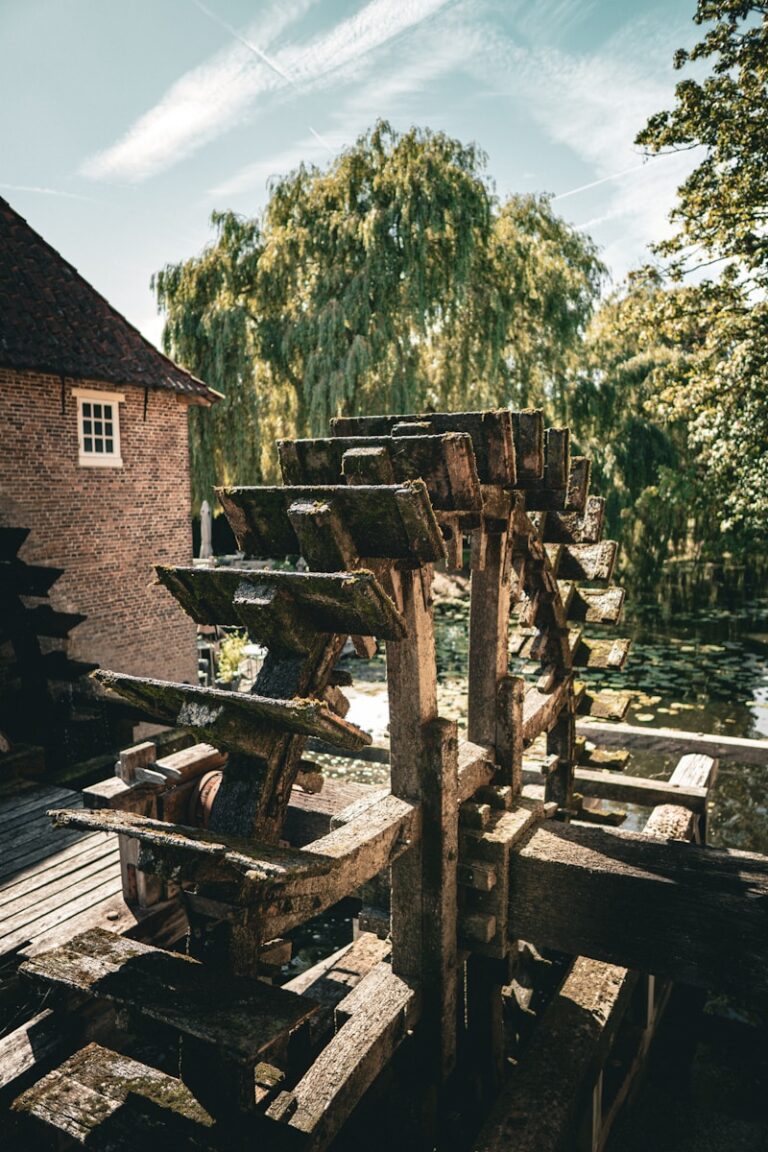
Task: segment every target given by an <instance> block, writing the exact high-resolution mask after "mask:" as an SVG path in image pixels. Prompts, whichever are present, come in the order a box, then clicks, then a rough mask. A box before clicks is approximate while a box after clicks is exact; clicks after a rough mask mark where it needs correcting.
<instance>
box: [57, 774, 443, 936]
mask: <svg viewBox="0 0 768 1152" xmlns="http://www.w3.org/2000/svg"><path fill="white" fill-rule="evenodd" d="M52 815H53V816H54V819H55V822H56V823H57V824H58V825H60V826H61V825H64V826H68V825H74V826H76V827H81V828H87V829H94V828H95V829H100V830H103V831H115V832H120V833H121V834H122V835H125V836H129V837H132V838H135V839H138V840H140V841H141V842H142V849H141V853H140V855H139V865H140V867H147V868H151V870H152V871H153V872H157V873H158V874H159V875H163V876H165V877H167V878H168V879H171V880H174V881H175V882H182V881H183V882H184V883H186V884H193V883H202V882H203V881H207V882H209V883H213V882H218V883H226V884H227V885H228V889H227V890H228V892H230V893H232V892H234V893H235V894H234V895H229V896H228V899H229V900H231V901H233V902H234V901H239V903H240V904H241V905H242V907H243V908H244V909H247V912H244V913H243V916H244V918H245V919H246V920H247V923H248V925H249V928H250V929H251V930H252V931H253V932H254V933H255V934H260V937H261V939H263V940H267V939H272V938H273V937H274V936H276V935H277V936H280V935H283V933H284V932H286V931H287V930H288V929H289V928H292V927H295V926H296V925H297V924H301V923H303V922H304V921H306V920H308V919H310V918H311V917H312V916H315V915H318V914H319V913H320V912H322V911H324V909H326V908H328V907H330V906H331V905H332V904H335V903H336V902H337V901H338V900H340V899H341V898H342V896H345V895H348V894H349V893H350V892H352V891H354V890H355V889H356V888H358V887H359V886H360V885H361V884H363V883H365V881H366V880H370V879H371V878H372V877H373V876H375V875H377V874H378V873H379V872H381V871H382V870H383V869H384V868H386V867H388V866H389V865H390V864H391V863H393V861H395V860H397V859H398V857H399V856H400V855H402V854H403V853H404V852H406V851H408V850H409V848H410V850H411V851H412V850H413V846H414V845H415V844H417V843H418V841H419V838H420V826H421V818H420V811H419V809H418V808H416V807H414V806H413V805H411V804H408V803H407V802H406V801H403V800H399V799H398V798H397V797H395V796H387V797H386V798H385V799H383V800H380V801H378V802H377V803H376V804H374V805H372V806H370V807H368V808H367V809H366V810H365V812H364V813H363V814H362V815H361V816H359V817H358V818H357V819H356V820H352V821H350V822H349V823H347V824H344V825H342V826H341V827H340V828H337V829H335V830H333V831H332V832H330V833H329V834H328V835H327V836H324V837H322V838H321V839H320V840H315V841H313V842H312V843H311V844H308V845H306V847H305V848H304V849H302V850H296V849H289V848H279V847H276V846H275V845H273V844H265V843H259V842H256V841H253V840H247V839H244V838H240V837H234V836H227V837H222V836H217V835H215V834H213V833H210V832H204V831H202V830H200V829H193V828H184V827H179V826H178V825H173V824H166V823H164V822H163V821H160V820H152V819H150V818H149V817H143V816H135V815H134V814H132V813H130V812H113V811H110V810H102V811H97V812H82V813H81V812H67V811H62V812H53V813H52ZM236 912H237V909H236V908H233V913H236Z"/></svg>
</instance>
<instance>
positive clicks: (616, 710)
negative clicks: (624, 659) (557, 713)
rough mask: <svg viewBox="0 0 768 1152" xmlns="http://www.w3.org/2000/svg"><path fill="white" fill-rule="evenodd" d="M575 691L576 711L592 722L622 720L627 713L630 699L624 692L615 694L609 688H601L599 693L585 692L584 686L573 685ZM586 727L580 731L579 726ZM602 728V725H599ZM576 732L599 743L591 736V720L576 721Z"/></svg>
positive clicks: (598, 738)
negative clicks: (589, 718)
mask: <svg viewBox="0 0 768 1152" xmlns="http://www.w3.org/2000/svg"><path fill="white" fill-rule="evenodd" d="M575 688H576V691H577V705H578V707H577V711H578V712H579V714H580V715H582V716H590V717H591V718H592V720H623V719H624V717H625V716H626V714H627V712H628V711H629V706H630V704H631V703H632V697H631V696H630V695H629V694H628V693H626V692H615V691H613V689H610V688H603V689H601V690H600V691H599V692H594V693H593V692H587V691H586V686H585V685H584V684H578V683H577V684H576V685H575ZM582 724H585V725H587V726H588V727H587V729H586V730H582V728H581V725H582ZM600 726H601V727H603V725H600ZM576 727H577V731H578V732H579V733H580V734H581V735H582V736H586V737H587V738H588V739H590V740H597V741H598V742H599V741H600V737H599V736H594V735H592V734H591V732H592V728H591V720H577V722H576Z"/></svg>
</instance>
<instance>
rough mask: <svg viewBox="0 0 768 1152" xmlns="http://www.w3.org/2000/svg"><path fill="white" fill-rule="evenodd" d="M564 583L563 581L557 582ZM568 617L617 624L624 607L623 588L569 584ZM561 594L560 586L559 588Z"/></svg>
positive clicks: (596, 622)
mask: <svg viewBox="0 0 768 1152" xmlns="http://www.w3.org/2000/svg"><path fill="white" fill-rule="evenodd" d="M558 583H562V584H563V585H565V581H562V582H560V581H559V582H558ZM568 587H569V589H570V590H571V594H570V597H569V601H568V609H567V611H568V619H569V620H579V621H581V620H583V621H585V623H587V624H617V623H618V621H619V618H620V616H621V610H622V608H623V607H624V589H623V588H620V587H618V585H614V586H613V587H611V588H582V587H579V585H578V584H569V585H568ZM561 595H562V588H561Z"/></svg>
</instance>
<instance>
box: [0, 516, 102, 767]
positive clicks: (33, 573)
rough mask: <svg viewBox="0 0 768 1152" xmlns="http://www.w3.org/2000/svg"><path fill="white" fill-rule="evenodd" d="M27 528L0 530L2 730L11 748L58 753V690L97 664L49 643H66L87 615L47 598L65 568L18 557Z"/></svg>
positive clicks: (61, 725) (60, 713) (61, 720)
mask: <svg viewBox="0 0 768 1152" xmlns="http://www.w3.org/2000/svg"><path fill="white" fill-rule="evenodd" d="M28 536H29V529H28V528H9V527H0V730H2V731H4V732H6V733H7V734H8V736H9V737H10V739H11V742H12V743H14V744H15V743H17V742H23V743H24V744H25V745H32V746H38V747H39V748H43V749H44V750H45V751H46V752H47V753H49V754H50V753H53V752H55V751H56V750H57V743H58V742H59V741H60V740H61V735H62V732H63V729H64V723H65V719H66V717H65V712H64V710H63V709H62V707H61V706H60V705H59V704H58V702H57V688H58V687H59V686H60V685H61V684H68V683H71V682H72V681H73V680H76V679H78V678H79V677H81V676H85V675H87V674H88V672H90V671H92V670H93V669H94V668H95V667H96V665H95V664H87V663H85V662H83V661H76V660H71V659H70V658H69V657H68V656H67V653H66V651H64V650H63V649H61V648H55V647H51V649H50V650H49V651H45V650H44V648H43V645H42V644H41V638H44V643H45V642H50V641H53V642H54V643H55V642H58V641H62V640H66V638H67V637H68V636H69V633H70V632H71V631H72V629H73V628H75V627H77V625H78V624H80V623H81V622H82V621H83V620H85V616H83V615H81V614H80V613H76V612H58V611H55V610H54V609H53V608H52V607H51V605H50V604H49V603H47V602H46V601H47V598H48V594H49V592H50V590H51V588H52V587H53V585H54V584H55V583H56V581H57V580H58V579H59V577H60V576H61V575H62V572H63V569H61V568H54V567H50V566H41V565H33V564H27V563H25V562H24V561H23V560H21V559H20V558H19V556H18V552H19V549H20V548H21V546H22V544H23V543H24V541H25V540H26V539H27V537H28Z"/></svg>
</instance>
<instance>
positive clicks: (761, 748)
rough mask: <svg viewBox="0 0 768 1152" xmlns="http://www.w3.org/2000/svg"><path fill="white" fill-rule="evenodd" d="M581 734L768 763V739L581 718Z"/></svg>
mask: <svg viewBox="0 0 768 1152" xmlns="http://www.w3.org/2000/svg"><path fill="white" fill-rule="evenodd" d="M576 727H577V731H578V733H579V735H580V736H586V737H587V739H588V740H594V741H595V743H596V744H602V745H604V746H605V747H606V748H628V749H630V750H631V749H633V748H637V749H648V750H650V751H653V752H658V753H659V754H662V753H664V752H678V753H683V752H701V753H703V754H704V755H705V756H712V757H713V758H714V759H716V760H735V761H736V762H737V763H740V764H768V740H747V739H745V738H743V737H741V736H719V735H718V736H712V735H710V734H709V733H706V732H684V731H683V730H682V729H681V728H647V727H645V726H644V725H643V726H642V727H641V726H640V725H639V724H600V723H595V722H594V721H591V720H579V721H578V722H577V726H576Z"/></svg>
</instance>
